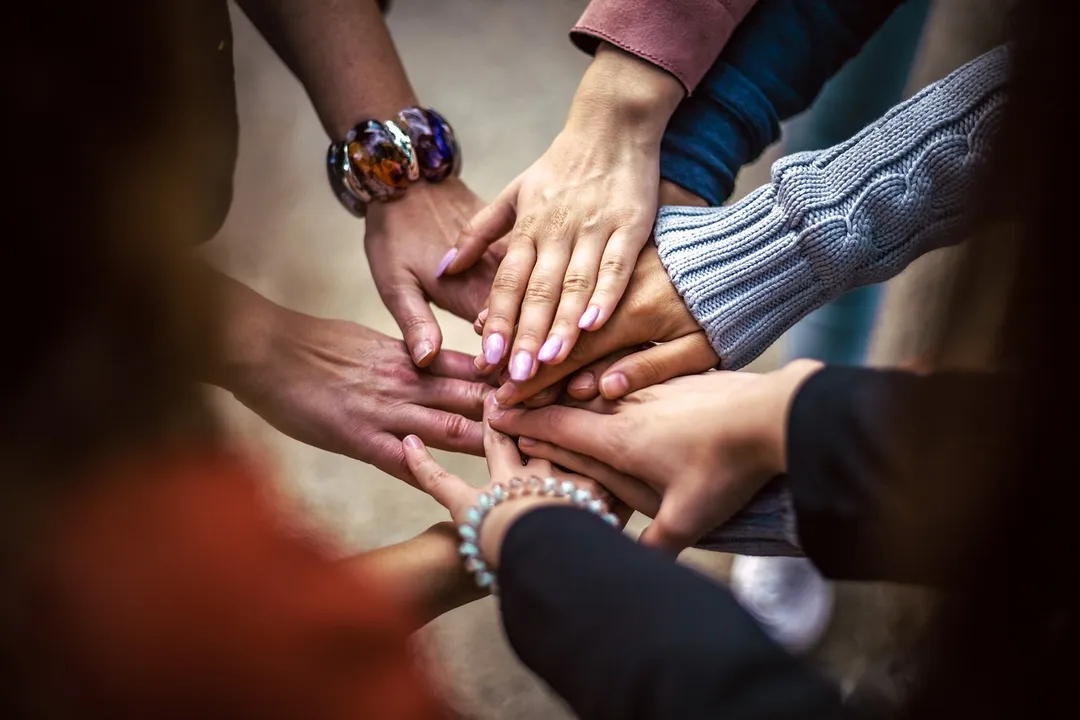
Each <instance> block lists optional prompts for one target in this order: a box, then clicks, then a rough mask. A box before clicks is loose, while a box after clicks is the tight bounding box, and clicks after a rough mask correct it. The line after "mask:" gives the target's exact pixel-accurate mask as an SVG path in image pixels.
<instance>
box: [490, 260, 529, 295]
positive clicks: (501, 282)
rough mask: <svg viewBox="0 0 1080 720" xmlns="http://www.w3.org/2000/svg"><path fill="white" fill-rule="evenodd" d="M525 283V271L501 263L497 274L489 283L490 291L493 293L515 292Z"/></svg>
mask: <svg viewBox="0 0 1080 720" xmlns="http://www.w3.org/2000/svg"><path fill="white" fill-rule="evenodd" d="M524 284H525V273H524V272H522V271H521V270H520V269H519V268H517V267H513V266H510V267H507V266H506V265H503V267H502V268H500V269H499V274H498V275H496V276H495V280H494V281H493V282H492V283H491V292H492V293H493V294H495V293H499V294H504V295H505V294H515V295H516V294H517V293H518V292H519V291H520V289H521V286H522V285H524Z"/></svg>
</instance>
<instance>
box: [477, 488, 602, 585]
mask: <svg viewBox="0 0 1080 720" xmlns="http://www.w3.org/2000/svg"><path fill="white" fill-rule="evenodd" d="M528 495H535V496H538V497H554V498H566V499H567V500H569V501H570V502H571V503H572V504H573V505H574V506H576V507H579V508H581V509H582V510H586V511H588V512H591V513H593V514H594V515H599V516H600V518H601V519H603V521H604V522H606V523H608V524H609V525H611V526H613V527H618V525H619V519H618V518H617V517H616V516H615V514H614V513H611V512H608V507H607V504H606V503H604V501H603V500H601V499H599V498H597V497H596V496H595V495H593V494H592V492H591V491H589V490H586V489H585V488H579V487H578V486H577V485H575V484H574V483H572V482H570V481H569V480H563V481H562V482H559V481H558V480H557V479H556V478H553V477H549V478H545V479H543V480H541V479H540V478H538V477H536V476H532V477H530V478H528V479H527V480H521V479H519V478H514V479H512V480H511V481H510V482H509V484H508V485H503V484H502V483H499V484H497V485H495V486H494V487H493V488H491V492H490V493H481V494H480V497H479V498H477V501H476V505H474V506H473V507H471V508H469V509H468V510H466V511H465V522H464V523H462V524H461V525H459V526H458V535H460V536H461V547H460V548H459V552H460V553H461V557H462V558H463V559H464V560H465V570H466V571H467V572H468V573H470V574H471V575H472V576H473V577H474V578H475V579H476V584H477V585H478V586H480V587H481V588H484V589H487V590H491V592H492V593H496V594H497V593H498V582H497V581H496V579H495V573H493V572H491V569H490V568H489V567H488V564H487V562H486V561H485V560H484V558H483V557H481V556H480V525H481V524H482V523H483V522H484V518H486V517H487V514H488V513H489V512H491V509H492V508H493V507H495V506H496V505H501V504H502V503H504V502H506V501H507V500H513V499H515V498H519V497H525V496H528Z"/></svg>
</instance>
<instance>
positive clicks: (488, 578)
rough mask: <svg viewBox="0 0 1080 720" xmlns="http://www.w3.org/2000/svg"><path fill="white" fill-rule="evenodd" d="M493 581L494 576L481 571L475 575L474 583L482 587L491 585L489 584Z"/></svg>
mask: <svg viewBox="0 0 1080 720" xmlns="http://www.w3.org/2000/svg"><path fill="white" fill-rule="evenodd" d="M494 582H495V576H494V575H492V574H491V573H489V572H486V571H485V572H482V573H480V574H479V575H477V576H476V584H477V585H479V586H480V587H482V588H488V587H491V584H492V583H494Z"/></svg>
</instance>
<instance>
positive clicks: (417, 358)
mask: <svg viewBox="0 0 1080 720" xmlns="http://www.w3.org/2000/svg"><path fill="white" fill-rule="evenodd" d="M433 352H435V346H434V345H432V344H431V343H430V342H428V341H427V340H424V341H423V342H421V343H419V344H417V346H416V347H414V348H413V351H412V356H413V362H415V363H416V364H417V365H419V364H420V363H422V362H423V361H424V359H425V358H426V357H427V356H428V355H430V354H431V353H433Z"/></svg>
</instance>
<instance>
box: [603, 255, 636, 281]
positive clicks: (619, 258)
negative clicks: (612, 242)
mask: <svg viewBox="0 0 1080 720" xmlns="http://www.w3.org/2000/svg"><path fill="white" fill-rule="evenodd" d="M630 262H631V260H630V258H628V257H627V256H626V254H625V253H622V252H616V253H611V254H610V255H608V256H606V257H605V258H604V259H603V260H602V261H601V262H600V274H601V275H608V276H615V277H621V276H623V275H629V274H630V272H631V271H632V270H633V269H634V268H633V266H632V265H631V264H630Z"/></svg>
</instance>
